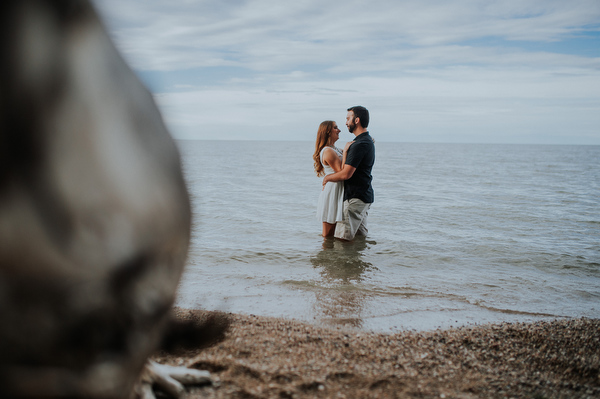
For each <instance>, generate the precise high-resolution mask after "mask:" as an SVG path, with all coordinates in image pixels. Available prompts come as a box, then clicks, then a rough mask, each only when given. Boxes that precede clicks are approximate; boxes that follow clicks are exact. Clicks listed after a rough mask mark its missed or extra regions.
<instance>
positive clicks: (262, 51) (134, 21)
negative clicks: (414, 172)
mask: <svg viewBox="0 0 600 399" xmlns="http://www.w3.org/2000/svg"><path fill="white" fill-rule="evenodd" d="M95 3H96V6H97V7H98V9H99V11H100V12H101V15H102V16H103V18H104V21H105V24H106V26H107V27H108V29H109V33H110V35H111V37H112V38H113V39H114V40H115V42H116V44H117V47H118V48H119V49H120V50H121V52H122V53H123V55H124V57H125V59H126V60H127V61H128V62H129V64H130V65H131V66H132V68H133V69H134V70H135V71H136V72H137V73H138V75H139V76H140V77H141V78H142V80H143V81H144V82H145V83H146V84H147V86H148V87H149V88H150V90H151V91H152V92H153V93H154V96H155V98H156V100H157V102H158V104H159V106H160V108H161V110H162V112H163V116H164V117H165V120H166V122H167V124H168V126H169V127H170V129H171V131H172V133H173V135H174V136H175V137H176V138H180V139H234V140H235V139H249V140H311V141H312V140H314V137H315V136H316V132H317V128H318V125H319V123H321V122H322V121H323V120H326V119H332V120H335V121H336V122H337V123H338V124H339V125H340V127H341V128H342V131H343V132H344V133H342V135H341V138H342V141H347V140H349V139H350V138H351V136H350V133H348V131H347V129H345V127H343V125H344V123H345V117H346V109H347V108H348V107H350V106H353V105H364V106H365V107H367V108H368V109H369V110H370V113H371V125H370V126H369V131H370V132H371V134H372V135H373V136H374V137H375V138H376V139H378V140H380V141H401V142H475V143H549V144H596V145H600V1H599V0H569V1H565V0H539V1H538V0H515V1H488V0H482V1H475V0H473V1H469V0H464V1H463V0H440V1H426V0H414V1H394V0H383V1H380V0H369V1H364V0H363V1H352V0H346V1H337V0H297V1H283V0H280V1H276V0H248V1H244V0H235V1H227V0H220V1H194V0H185V1H184V0H181V1H179V0H172V1H164V0H97V1H95Z"/></svg>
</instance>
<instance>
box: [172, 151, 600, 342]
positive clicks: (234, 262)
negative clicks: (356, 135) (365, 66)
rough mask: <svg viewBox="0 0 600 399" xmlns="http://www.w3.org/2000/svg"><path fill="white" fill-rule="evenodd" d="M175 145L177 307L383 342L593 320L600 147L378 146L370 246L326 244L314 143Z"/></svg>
mask: <svg viewBox="0 0 600 399" xmlns="http://www.w3.org/2000/svg"><path fill="white" fill-rule="evenodd" d="M178 144H179V146H180V148H181V150H182V154H183V161H184V170H185V174H186V179H187V181H188V184H189V188H190V193H191V195H192V201H193V209H194V228H193V237H192V245H191V250H190V256H189V262H188V266H187V269H186V272H185V274H184V277H183V279H182V282H181V284H180V290H179V295H178V305H180V306H186V307H198V308H203V309H208V310H217V309H218V310H224V311H231V312H236V313H246V314H256V315H263V316H281V317H287V318H294V319H299V320H304V321H310V322H316V323H324V324H333V325H336V324H344V325H351V326H355V327H358V328H362V329H367V330H374V331H396V330H400V329H417V330H429V329H433V328H437V327H450V326H458V325H465V324H480V323H487V322H497V321H529V320H538V319H546V318H558V317H580V316H586V317H594V318H598V317H600V306H599V305H598V304H599V303H600V147H599V146H541V145H540V146H535V145H531V146H528V145H488V144H485V145H484V144H481V145H479V144H403V143H380V142H377V143H376V151H377V160H376V164H375V168H374V171H373V175H374V183H373V185H374V189H375V203H374V204H373V206H372V207H371V211H370V214H369V236H368V237H367V238H366V239H357V240H355V241H354V242H353V243H343V242H340V241H338V240H332V239H323V238H322V237H321V236H320V232H321V224H320V223H319V222H318V221H317V220H316V218H315V210H316V202H317V198H318V195H319V190H320V179H318V178H317V177H316V176H315V175H314V173H313V171H312V159H311V155H312V151H313V143H309V142H262V141H179V142H178ZM338 145H339V146H343V144H342V143H341V142H338Z"/></svg>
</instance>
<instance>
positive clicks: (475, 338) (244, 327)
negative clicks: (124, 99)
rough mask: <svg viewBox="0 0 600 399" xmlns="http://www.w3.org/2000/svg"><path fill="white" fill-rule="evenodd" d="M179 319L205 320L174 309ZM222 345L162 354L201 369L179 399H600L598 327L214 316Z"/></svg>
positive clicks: (579, 322)
mask: <svg viewBox="0 0 600 399" xmlns="http://www.w3.org/2000/svg"><path fill="white" fill-rule="evenodd" d="M176 315H177V317H179V318H182V319H190V318H193V319H197V320H202V319H206V317H207V316H208V315H212V316H214V313H212V312H204V311H199V310H188V309H176ZM218 317H222V318H226V319H228V320H229V327H228V330H227V332H226V334H225V337H224V339H223V340H221V341H220V342H217V343H215V344H213V345H212V346H210V347H208V348H203V349H200V348H198V349H188V350H186V351H184V352H178V353H177V354H167V353H164V352H163V353H159V354H157V355H156V356H155V357H154V360H156V361H158V362H159V363H163V364H170V365H178V366H187V367H191V368H198V369H203V370H208V371H210V372H211V373H212V375H213V378H214V381H215V382H214V384H213V385H205V386H195V387H194V386H193V387H187V390H186V394H185V396H184V398H189V399H191V398H522V397H527V398H540V399H541V398H598V397H600V320H598V319H587V318H578V319H562V320H555V321H545V322H535V323H501V324H488V325H474V326H467V327H460V328H453V329H443V330H435V331H429V332H419V331H403V332H399V333H394V334H384V333H374V332H367V331H362V330H358V329H352V328H343V327H337V328H336V327H326V326H318V325H312V324H307V323H303V322H298V321H294V320H288V319H280V318H268V317H258V316H253V315H240V314H225V313H223V314H219V315H218Z"/></svg>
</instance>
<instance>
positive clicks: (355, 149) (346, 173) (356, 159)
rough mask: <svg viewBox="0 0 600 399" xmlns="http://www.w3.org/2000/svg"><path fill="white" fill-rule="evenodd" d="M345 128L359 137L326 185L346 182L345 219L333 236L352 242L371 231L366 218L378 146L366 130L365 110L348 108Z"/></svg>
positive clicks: (337, 226) (370, 199)
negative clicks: (344, 161) (343, 162)
mask: <svg viewBox="0 0 600 399" xmlns="http://www.w3.org/2000/svg"><path fill="white" fill-rule="evenodd" d="M346 126H347V127H348V131H349V132H350V133H353V134H354V136H355V137H356V138H355V139H354V141H353V143H352V145H351V146H350V147H349V148H348V153H347V156H346V163H345V165H344V166H343V168H342V170H340V171H339V172H337V173H333V174H330V175H327V176H325V178H324V179H323V185H325V184H326V183H327V182H330V181H331V182H336V181H344V213H343V220H342V221H341V222H338V223H337V225H336V228H335V234H334V236H335V237H336V238H339V239H342V240H346V241H352V240H353V239H354V237H355V236H356V235H357V234H360V235H364V236H366V235H367V232H368V230H367V215H368V213H369V208H370V207H371V204H372V203H373V187H372V186H371V180H373V176H371V170H372V169H373V164H374V163H375V145H374V144H373V139H372V138H371V136H370V135H369V132H368V131H367V127H368V126H369V111H368V110H367V109H366V108H365V107H361V106H356V107H352V108H349V109H348V115H347V116H346Z"/></svg>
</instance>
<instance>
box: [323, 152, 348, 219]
mask: <svg viewBox="0 0 600 399" xmlns="http://www.w3.org/2000/svg"><path fill="white" fill-rule="evenodd" d="M325 148H328V147H325ZM325 148H323V149H322V150H321V154H320V159H321V165H323V168H324V170H325V175H330V174H332V173H335V171H334V170H333V168H332V167H331V166H328V165H325V164H323V151H325ZM329 148H333V149H334V150H335V152H336V154H337V155H338V157H340V161H341V160H342V150H340V149H339V148H336V147H329ZM343 200H344V182H343V181H339V182H329V183H327V184H326V185H325V188H324V189H323V191H321V194H320V195H319V203H318V205H317V219H319V221H321V222H327V223H331V224H334V223H336V222H341V221H342V210H343V205H342V203H343Z"/></svg>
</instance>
